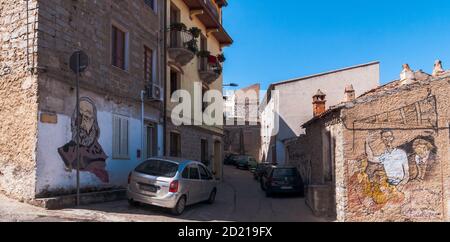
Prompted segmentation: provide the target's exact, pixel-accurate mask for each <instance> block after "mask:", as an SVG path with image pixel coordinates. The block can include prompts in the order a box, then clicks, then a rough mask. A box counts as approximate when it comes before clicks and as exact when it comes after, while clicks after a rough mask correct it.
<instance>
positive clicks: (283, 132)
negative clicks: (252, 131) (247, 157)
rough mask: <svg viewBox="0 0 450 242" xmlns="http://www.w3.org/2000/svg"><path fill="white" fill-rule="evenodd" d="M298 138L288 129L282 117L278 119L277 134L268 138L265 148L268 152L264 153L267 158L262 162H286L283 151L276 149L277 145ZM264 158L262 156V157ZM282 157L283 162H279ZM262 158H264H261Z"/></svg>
mask: <svg viewBox="0 0 450 242" xmlns="http://www.w3.org/2000/svg"><path fill="white" fill-rule="evenodd" d="M296 137H298V136H297V135H296V134H295V132H294V131H293V130H292V129H291V128H290V127H289V125H288V124H287V122H286V121H285V120H284V119H283V117H279V132H278V134H277V135H275V136H272V137H271V138H270V142H269V144H268V145H267V146H266V148H268V150H267V151H266V152H265V154H267V156H265V159H263V160H262V161H264V162H274V159H275V162H277V163H280V162H287V157H285V154H284V150H285V149H284V150H280V149H278V143H282V142H283V141H284V140H286V139H290V138H296ZM283 146H284V144H283ZM274 147H275V148H274ZM285 148H286V147H285ZM263 156H264V155H263ZM283 157H284V160H279V159H281V158H283ZM263 158H264V157H263Z"/></svg>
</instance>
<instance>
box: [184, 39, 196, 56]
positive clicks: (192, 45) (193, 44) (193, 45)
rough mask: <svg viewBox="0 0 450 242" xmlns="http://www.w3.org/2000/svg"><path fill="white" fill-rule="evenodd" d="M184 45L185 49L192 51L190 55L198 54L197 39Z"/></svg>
mask: <svg viewBox="0 0 450 242" xmlns="http://www.w3.org/2000/svg"><path fill="white" fill-rule="evenodd" d="M185 44H186V48H187V49H188V50H190V51H192V53H194V54H195V53H198V45H197V39H195V38H194V39H191V40H189V41H188V42H186V43H185Z"/></svg>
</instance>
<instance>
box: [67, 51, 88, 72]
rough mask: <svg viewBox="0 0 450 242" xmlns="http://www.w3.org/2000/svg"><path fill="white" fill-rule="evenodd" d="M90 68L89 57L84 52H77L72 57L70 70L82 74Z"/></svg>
mask: <svg viewBox="0 0 450 242" xmlns="http://www.w3.org/2000/svg"><path fill="white" fill-rule="evenodd" d="M78 58H79V62H78ZM88 66H89V57H88V56H87V54H86V53H84V52H83V51H76V52H74V53H73V54H72V56H71V57H70V69H71V70H72V71H73V72H75V73H82V72H84V71H85V70H86V69H87V67H88Z"/></svg>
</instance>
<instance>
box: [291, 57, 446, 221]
mask: <svg viewBox="0 0 450 242" xmlns="http://www.w3.org/2000/svg"><path fill="white" fill-rule="evenodd" d="M449 91H450V72H446V71H444V70H443V68H442V65H441V63H440V62H439V61H438V62H436V65H435V69H434V71H433V75H429V74H426V73H424V72H422V71H417V72H414V71H412V70H411V68H410V67H409V66H408V65H404V70H403V72H402V74H401V78H400V80H397V81H394V82H391V83H389V84H386V85H384V86H381V87H379V88H376V89H373V90H371V91H369V92H366V93H365V94H363V95H362V96H360V97H358V98H356V99H351V98H350V99H349V100H347V101H346V102H343V103H341V104H339V105H336V106H333V107H331V108H330V109H328V110H327V111H325V112H323V113H319V114H317V115H316V116H315V117H314V118H313V119H312V120H310V121H309V122H307V123H305V124H304V125H303V127H304V128H306V135H304V136H303V137H301V138H300V139H299V140H298V141H297V143H301V144H302V146H296V145H295V143H291V145H292V147H291V150H292V154H290V156H291V157H292V158H293V159H292V160H291V162H292V163H295V164H297V165H298V167H299V168H300V170H304V171H305V170H306V171H308V173H306V174H307V178H306V179H307V181H308V189H307V190H308V192H307V201H308V204H309V205H310V206H311V208H312V209H313V211H314V212H315V213H316V214H318V215H328V216H335V217H336V218H337V219H338V220H339V221H449V220H450V217H449V207H448V204H449V201H450V197H449V195H450V194H449V192H450V189H449V188H450V187H449V182H450V179H449V178H450V173H449V166H450V164H449V144H450V139H449V123H450V109H449V105H448V103H449V102H450V100H449V99H450V97H449V95H448V93H449ZM304 174H305V173H304Z"/></svg>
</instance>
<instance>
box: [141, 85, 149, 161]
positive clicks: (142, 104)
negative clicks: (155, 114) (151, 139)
mask: <svg viewBox="0 0 450 242" xmlns="http://www.w3.org/2000/svg"><path fill="white" fill-rule="evenodd" d="M144 131H145V91H141V154H140V155H141V157H140V158H141V159H142V160H144V159H145V158H144V149H145V147H144V145H145V133H144ZM147 156H148V155H147Z"/></svg>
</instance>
